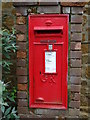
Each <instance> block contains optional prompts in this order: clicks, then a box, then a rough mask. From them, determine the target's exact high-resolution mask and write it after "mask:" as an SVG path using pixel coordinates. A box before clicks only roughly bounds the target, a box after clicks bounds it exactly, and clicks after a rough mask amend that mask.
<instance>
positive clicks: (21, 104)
mask: <svg viewBox="0 0 90 120" xmlns="http://www.w3.org/2000/svg"><path fill="white" fill-rule="evenodd" d="M18 106H19V107H26V106H28V101H27V99H18Z"/></svg>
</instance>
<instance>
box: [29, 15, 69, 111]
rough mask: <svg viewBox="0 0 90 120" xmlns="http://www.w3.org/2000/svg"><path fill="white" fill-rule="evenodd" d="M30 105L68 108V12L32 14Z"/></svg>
mask: <svg viewBox="0 0 90 120" xmlns="http://www.w3.org/2000/svg"><path fill="white" fill-rule="evenodd" d="M28 21H29V30H28V34H29V106H30V108H52V109H67V66H68V64H67V60H68V59H67V56H68V15H66V14H65V15H64V14H63V15H60V14H49V15H47V14H46V15H30V16H29V17H28Z"/></svg>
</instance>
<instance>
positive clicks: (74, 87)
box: [71, 85, 81, 92]
mask: <svg viewBox="0 0 90 120" xmlns="http://www.w3.org/2000/svg"><path fill="white" fill-rule="evenodd" d="M80 88H81V86H80V85H71V92H80Z"/></svg>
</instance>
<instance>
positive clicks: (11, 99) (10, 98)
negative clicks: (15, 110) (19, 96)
mask: <svg viewBox="0 0 90 120" xmlns="http://www.w3.org/2000/svg"><path fill="white" fill-rule="evenodd" d="M7 98H8V99H9V100H10V101H12V102H15V100H14V99H13V98H12V97H8V96H7Z"/></svg>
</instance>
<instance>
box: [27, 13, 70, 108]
mask: <svg viewBox="0 0 90 120" xmlns="http://www.w3.org/2000/svg"><path fill="white" fill-rule="evenodd" d="M48 16H49V17H50V16H51V17H52V16H53V17H66V20H67V23H66V29H67V31H68V18H69V17H68V15H67V14H49V15H48V14H44V15H29V16H28V20H29V22H28V23H29V30H28V32H29V107H30V108H50V109H67V96H68V95H67V78H66V81H65V83H64V82H62V95H63V94H64V96H63V97H62V101H63V103H61V104H59V105H58V104H52V103H51V104H43V105H42V103H41V104H39V103H34V96H33V95H34V94H33V90H34V88H33V86H34V81H33V58H32V56H31V54H30V53H31V52H33V50H32V45H31V34H30V31H31V27H30V26H31V18H32V17H34V18H37V17H48ZM61 45H63V42H62V44H61ZM65 54H66V55H65V56H66V59H67V58H68V32H67V34H66V53H65ZM56 56H57V54H56ZM56 64H57V62H56ZM62 70H64V73H65V77H67V74H68V59H67V63H66V65H65V69H64V68H62ZM56 72H57V65H56ZM45 74H47V73H45ZM55 74H56V73H55ZM65 87H66V88H65ZM63 90H65V91H63Z"/></svg>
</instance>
